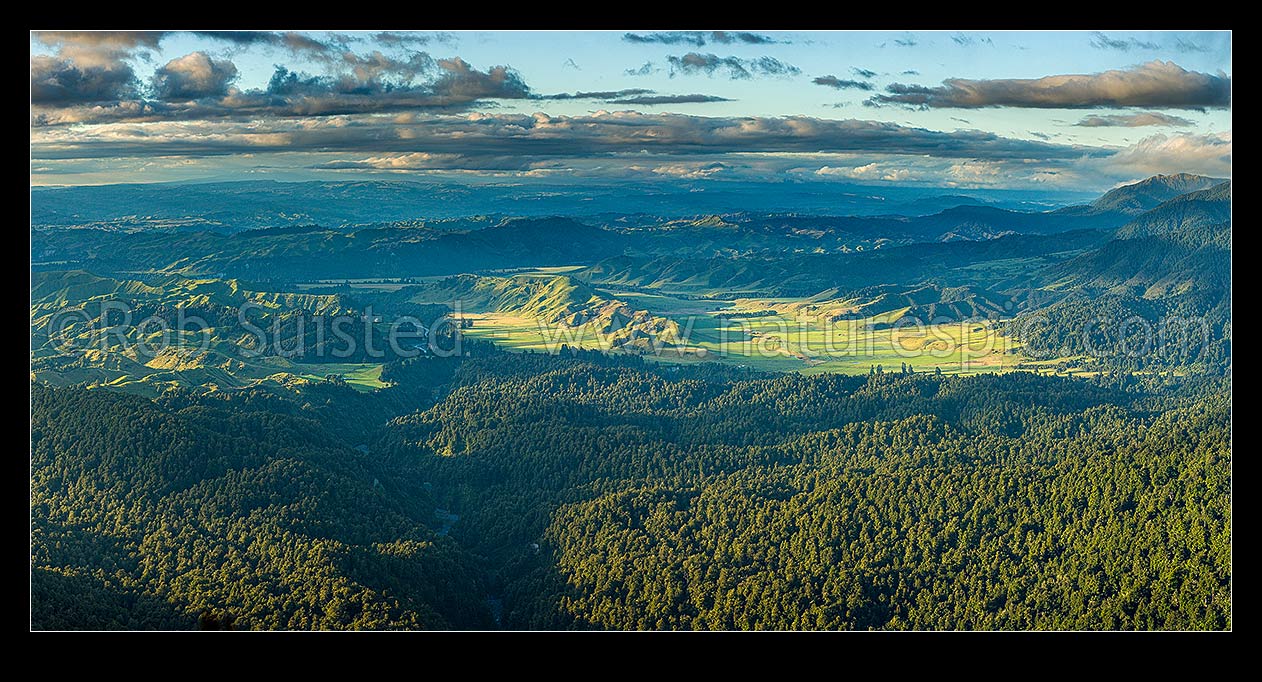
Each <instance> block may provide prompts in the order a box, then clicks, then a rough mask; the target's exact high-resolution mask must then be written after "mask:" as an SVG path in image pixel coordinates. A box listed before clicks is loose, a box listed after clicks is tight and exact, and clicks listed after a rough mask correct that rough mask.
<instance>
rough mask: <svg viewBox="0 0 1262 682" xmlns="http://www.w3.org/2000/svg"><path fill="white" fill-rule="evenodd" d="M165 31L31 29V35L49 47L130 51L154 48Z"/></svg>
mask: <svg viewBox="0 0 1262 682" xmlns="http://www.w3.org/2000/svg"><path fill="white" fill-rule="evenodd" d="M168 34H169V32H167V31H32V32H31V37H32V38H34V39H35V40H37V41H39V42H41V43H43V44H44V45H47V46H49V47H61V48H72V49H73V48H79V49H83V50H93V49H94V50H104V51H111V52H130V51H132V50H135V49H137V48H147V49H156V48H157V47H158V44H159V43H161V42H162V39H163V38H165V37H166V36H167V35H168Z"/></svg>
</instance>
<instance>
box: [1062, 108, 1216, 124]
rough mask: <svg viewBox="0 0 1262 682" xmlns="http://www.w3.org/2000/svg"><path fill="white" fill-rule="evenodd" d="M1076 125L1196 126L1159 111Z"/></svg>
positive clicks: (1092, 119) (1091, 118) (1095, 118)
mask: <svg viewBox="0 0 1262 682" xmlns="http://www.w3.org/2000/svg"><path fill="white" fill-rule="evenodd" d="M1074 125H1076V126H1082V127H1084V128H1140V127H1143V126H1165V127H1169V128H1186V127H1189V126H1193V125H1196V124H1195V123H1193V122H1191V121H1189V120H1187V119H1186V118H1183V117H1181V116H1171V115H1169V114H1163V113H1160V112H1157V111H1141V112H1139V113H1136V114H1110V115H1106V116H1087V117H1085V118H1083V119H1082V120H1081V121H1078V122H1077V123H1075V124H1074Z"/></svg>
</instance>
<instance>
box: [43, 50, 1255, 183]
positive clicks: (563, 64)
mask: <svg viewBox="0 0 1262 682" xmlns="http://www.w3.org/2000/svg"><path fill="white" fill-rule="evenodd" d="M1177 172H1190V173H1199V174H1205V175H1213V176H1216V177H1230V176H1231V33H1230V32H1225V31H1223V32H1212V31H1210V32H1206V31H1195V32H1170V31H1154V32H1115V31H1110V32H1091V31H1065V32H1059V31H1051V32H994V31H991V32H987V31H982V32H959V31H950V32H945V31H944V32H932V31H916V32H868V31H860V32H797V31H752V30H749V31H590V32H584V31H520V32H505V31H488V32H442V31H431V32H396V31H362V32H349V33H343V32H319V31H316V32H311V31H303V32H294V31H252V32H224V31H209V32H189V31H181V32H156V31H146V32H87V31H79V32H75V31H35V32H32V33H31V185H32V186H48V185H89V184H106V183H149V182H171V181H199V180H207V181H211V180H213V181H222V180H241V179H274V180H286V181H293V180H356V179H382V178H392V179H413V180H426V179H442V180H455V181H463V182H509V181H511V182H517V183H526V182H532V181H546V182H549V183H584V182H602V183H604V182H612V183H617V182H620V181H635V182H650V183H651V182H671V183H681V182H682V183H698V184H705V183H721V182H724V181H728V180H741V181H750V180H755V181H766V182H799V183H829V182H842V183H862V184H870V185H875V186H880V185H892V184H899V185H917V186H927V187H943V188H962V189H968V188H995V189H1040V188H1044V189H1048V190H1065V191H1071V190H1072V191H1100V190H1105V189H1109V188H1111V187H1114V186H1117V185H1119V184H1124V183H1127V182H1133V181H1135V180H1138V179H1142V178H1144V177H1148V176H1151V175H1154V174H1157V173H1177Z"/></svg>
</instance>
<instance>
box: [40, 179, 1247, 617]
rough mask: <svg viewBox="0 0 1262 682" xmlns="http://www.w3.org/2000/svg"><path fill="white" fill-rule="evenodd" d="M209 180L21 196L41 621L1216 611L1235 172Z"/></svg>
mask: <svg viewBox="0 0 1262 682" xmlns="http://www.w3.org/2000/svg"><path fill="white" fill-rule="evenodd" d="M247 188H248V189H247ZM241 189H242V191H251V192H264V193H266V192H267V191H268V190H269V188H268V187H267V186H266V185H263V186H258V187H254V186H251V185H248V184H247V185H246V186H245V187H242V188H241ZM333 189H334V188H322V187H318V186H304V187H302V188H301V193H300V194H299V195H298V196H300V197H302V198H303V199H308V198H310V197H311V196H314V195H318V193H319V192H320V191H333ZM336 189H337V191H338V192H354V191H363V192H367V193H381V192H385V191H387V190H388V191H390V192H392V193H394V195H397V194H398V193H399V192H402V191H404V190H406V189H407V188H406V187H405V186H390V187H383V186H378V185H366V186H363V187H350V188H347V187H339V188H336ZM200 191H203V190H202V189H201V188H200V187H199V186H196V185H192V186H188V187H180V186H158V187H153V188H149V187H135V186H128V187H119V188H115V187H108V186H107V187H100V188H79V189H75V190H40V191H38V192H35V193H33V204H34V210H33V215H34V220H35V223H34V224H33V227H32V238H31V260H32V273H31V347H32V357H31V405H32V415H31V488H32V490H31V493H32V498H31V522H32V557H31V560H32V576H31V581H32V584H31V599H32V627H33V628H35V629H343V628H407V629H499V628H506V629H651V630H658V629H728V630H730V629H778V630H784V629H839V630H850V629H858V630H863V629H1225V628H1230V626H1231V607H1230V605H1231V570H1230V569H1231V524H1230V519H1231V504H1230V500H1231V498H1230V490H1231V476H1230V472H1231V379H1230V375H1231V305H1230V300H1231V279H1230V259H1231V210H1230V201H1231V185H1230V182H1229V181H1224V180H1217V179H1214V178H1207V177H1192V176H1160V177H1154V178H1150V179H1148V180H1145V181H1143V182H1140V183H1138V184H1134V185H1130V186H1126V187H1121V188H1118V189H1115V190H1113V191H1110V192H1109V193H1107V194H1105V195H1103V196H1102V197H1100V198H1098V199H1096V200H1094V201H1092V202H1090V203H1087V204H1081V205H1073V206H1069V207H1064V208H1060V209H1055V210H1050V211H1028V210H1027V211H1020V210H1015V209H998V208H990V207H981V206H975V205H961V206H958V207H953V208H950V209H946V210H942V211H937V212H932V213H928V214H926V215H897V216H889V215H884V216H835V217H834V216H827V215H796V214H795V215H789V214H776V213H758V212H743V213H737V214H727V215H707V216H698V217H687V218H683V217H659V216H649V215H628V216H617V217H608V216H604V217H602V216H581V217H555V216H554V217H522V218H516V217H511V216H495V217H477V218H471V219H466V220H449V219H441V220H437V221H412V222H399V221H385V222H371V221H370V222H369V223H368V224H354V225H342V224H336V225H334V224H329V225H321V224H316V223H312V224H308V225H278V226H275V227H256V226H255V225H253V224H250V223H246V224H239V223H238V222H237V221H235V220H232V219H230V217H229V218H228V219H224V220H223V221H222V222H211V223H208V222H205V221H209V220H212V219H211V218H206V217H204V216H202V215H201V214H199V213H198V211H199V210H201V208H202V207H204V206H206V205H205V204H202V203H200V202H198V201H197V200H196V193H197V192H200ZM185 192H188V193H192V194H193V197H191V198H189V199H188V200H187V203H186V205H187V207H188V215H186V216H183V217H184V218H186V221H185V222H181V223H179V224H175V225H162V226H157V225H149V224H143V222H144V221H140V220H137V219H135V218H134V217H133V218H129V219H127V220H125V221H121V222H119V221H111V220H105V219H103V217H102V216H100V215H96V214H92V215H90V216H89V217H90V218H91V219H92V220H91V222H88V223H84V224H75V223H73V222H72V221H71V222H68V219H67V218H66V216H68V215H72V214H73V211H74V210H75V209H74V208H73V207H74V206H76V205H78V203H77V202H80V201H84V200H85V199H84V197H85V195H86V196H87V197H88V199H87V201H88V205H91V206H93V207H95V208H94V209H93V210H96V211H103V210H108V208H109V207H110V206H111V205H112V203H111V202H116V201H117V202H122V201H124V200H126V201H139V202H142V203H143V202H149V201H151V200H152V201H158V197H160V198H161V201H160V202H159V205H162V206H164V207H169V206H171V205H172V204H175V205H179V203H178V202H179V197H180V195H181V193H185ZM164 210H172V209H169V208H167V209H164ZM189 216H193V217H197V218H198V219H199V220H197V221H194V220H193V219H192V218H190V217H189ZM202 218H205V220H201V219H202ZM163 220H169V218H163ZM215 220H217V219H215ZM242 310H246V311H248V314H246V315H244V317H239V315H240V314H241V313H240V311H242ZM194 317H195V318H196V319H197V321H198V322H197V324H194V325H188V326H186V327H180V326H179V323H180V321H181V320H187V319H190V318H194ZM330 318H332V319H335V320H337V319H340V320H342V322H343V324H342V326H341V327H340V328H339V331H340V332H341V333H342V335H343V336H338V335H336V334H333V333H331V332H330V331H329V330H328V329H326V325H325V322H326V321H327V320H329V319H330ZM402 318H407V319H409V320H411V321H412V322H411V323H410V324H411V325H412V326H411V327H407V329H408V331H410V332H411V333H410V334H408V335H407V336H408V337H409V339H410V342H409V343H404V344H402V345H400V344H398V343H395V344H393V345H392V344H391V343H390V338H388V337H389V336H390V334H391V333H394V332H392V331H391V325H392V323H394V322H396V321H397V320H399V319H402ZM803 319H805V320H807V322H806V323H805V324H806V326H807V328H808V331H807V332H806V333H805V334H802V333H798V330H797V329H792V328H790V329H787V331H786V324H785V323H786V322H788V321H794V322H797V323H801V320H803ZM1176 319H1177V320H1179V321H1180V322H1181V325H1180V326H1179V327H1178V329H1177V332H1178V334H1177V335H1176V334H1174V333H1170V334H1166V331H1167V330H1166V326H1165V325H1167V324H1168V323H1169V322H1170V321H1171V320H1176ZM1119 320H1121V321H1129V323H1128V324H1124V325H1119V324H1117V322H1118V321H1119ZM1188 321H1194V322H1195V323H1196V324H1195V325H1191V324H1189V322H1188ZM812 324H813V325H814V326H812ZM166 327H169V328H171V329H174V330H176V331H175V332H173V336H172V339H173V340H171V341H170V342H169V343H167V344H166V345H165V346H161V345H160V344H156V343H154V339H155V336H161V334H160V333H159V332H160V330H161V329H163V328H166ZM830 330H831V332H830ZM1084 330H1085V331H1084ZM395 331H397V329H396V330H395ZM833 332H835V334H836V336H837V337H838V338H835V339H833V341H834V342H836V343H834V344H832V345H828V344H824V343H822V341H821V342H820V343H813V341H819V340H820V339H813V338H812V335H817V334H825V333H833ZM344 338H349V339H352V340H354V342H353V343H345V344H342V343H341V341H340V340H341V339H344ZM838 339H840V341H838ZM857 339H862V340H863V341H864V343H862V344H858V343H855V344H849V345H847V344H846V343H845V341H848V340H851V341H853V340H857ZM917 344H919V347H920V350H922V351H923V352H920V353H909V352H906V351H907V349H915V348H916V347H917ZM932 344H939V345H940V346H942V347H943V348H942V350H943V351H944V352H941V353H933V352H931V351H932V349H933V345H932ZM343 345H344V346H345V348H343V347H342V346H343ZM373 348H375V349H380V351H379V352H374V351H373V350H371V349H373ZM452 349H456V352H452ZM900 349H901V351H902V352H900ZM339 351H342V352H339Z"/></svg>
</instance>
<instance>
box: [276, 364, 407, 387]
mask: <svg viewBox="0 0 1262 682" xmlns="http://www.w3.org/2000/svg"><path fill="white" fill-rule="evenodd" d="M384 367H385V365H381V364H377V363H353V362H347V363H329V364H319V365H309V364H303V365H295V373H296V374H297V375H298V376H299V377H302V378H303V379H308V380H310V381H322V380H323V379H324V376H325V375H326V374H341V375H342V376H343V377H345V379H346V383H347V384H349V385H350V387H351V388H354V389H357V390H359V391H364V392H368V391H374V390H376V389H378V388H386V387H387V386H389V385H390V384H388V383H386V382H384V381H382V380H381V370H382V369H383V368H384ZM299 368H302V369H308V368H309V369H311V370H313V373H311V374H298V373H297V370H298V369H299Z"/></svg>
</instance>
